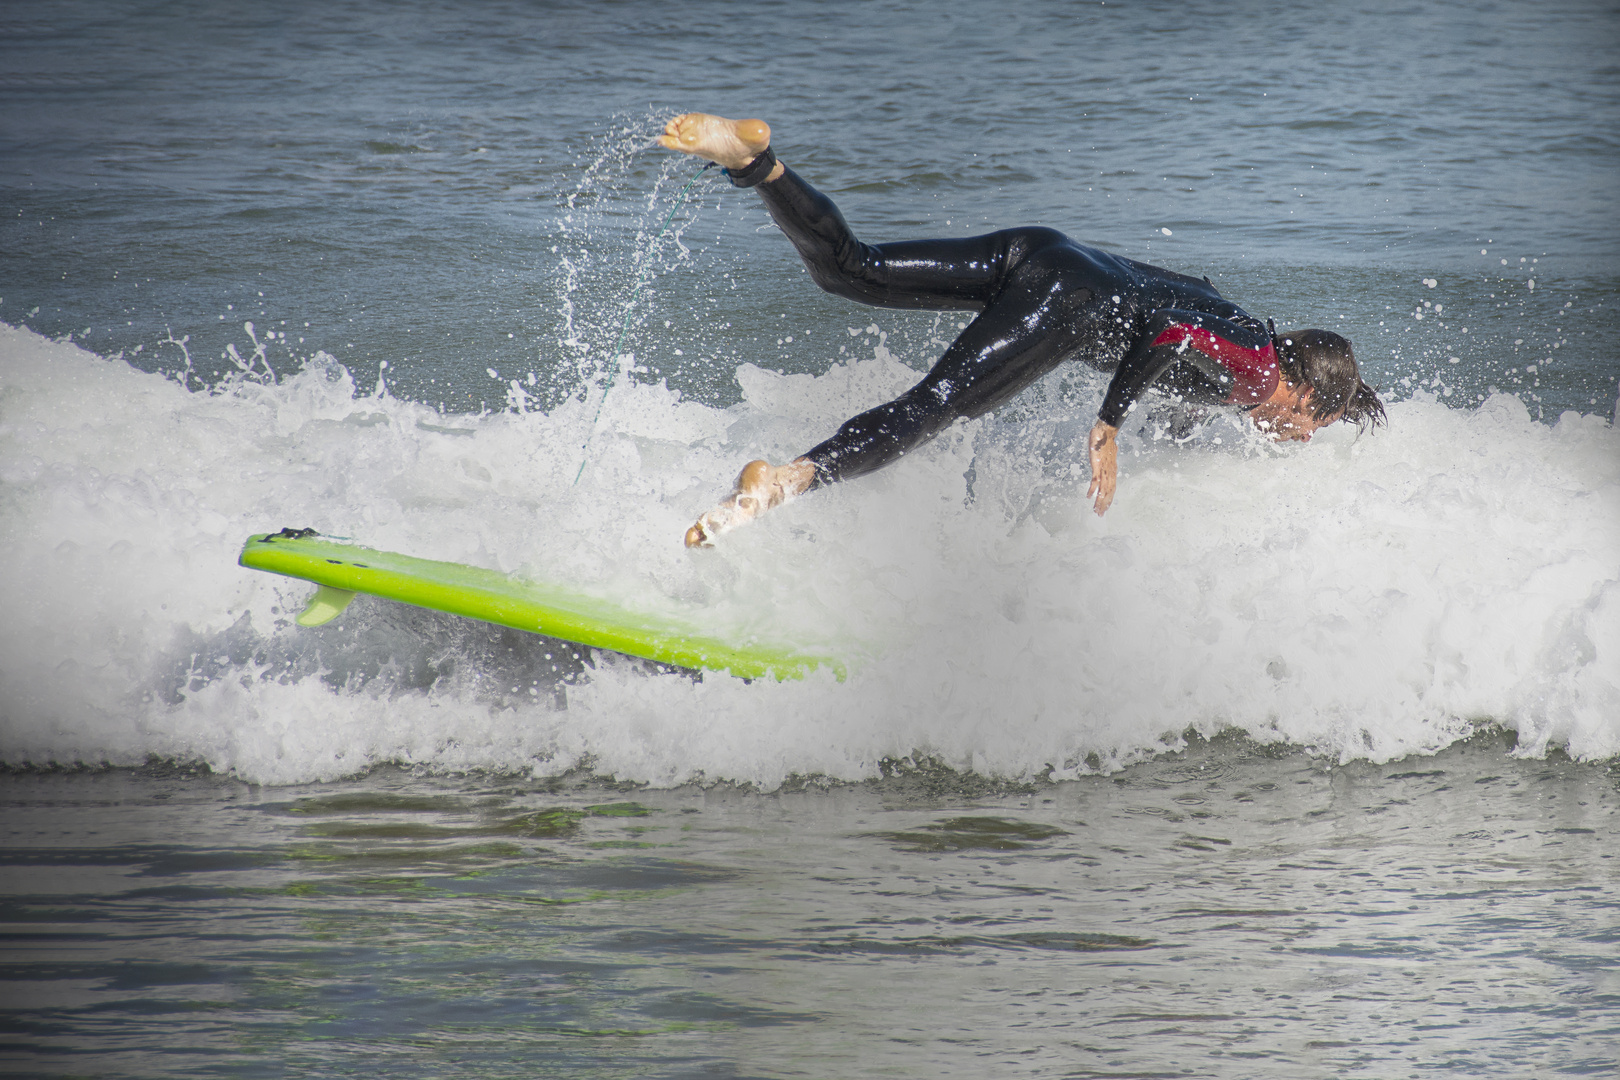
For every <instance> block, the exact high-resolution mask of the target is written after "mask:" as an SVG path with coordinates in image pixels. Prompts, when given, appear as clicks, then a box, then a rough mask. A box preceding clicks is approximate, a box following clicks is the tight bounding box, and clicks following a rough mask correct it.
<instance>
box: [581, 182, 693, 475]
mask: <svg viewBox="0 0 1620 1080" xmlns="http://www.w3.org/2000/svg"><path fill="white" fill-rule="evenodd" d="M714 167H715V164H714V162H712V161H711V162H709V163H708V164H707V165H705V166H703V168H701V169H699V170H698V171H697V172H695V173H693V174H692V179H690V180H688V181H687V182H686V186H685V187H683V188H681V193H680V195H678V196H676V199H675V205H674V206H671V207H670V208H669V213H668V214H667V215H666V216H665V217H664V224H663V226H662V227H661V228H660V229H659V230H658V235H657V236H655V237H653V242H652V246H651V247H649V248H648V249H647V258H646V259H645V260H644V261H643V262H642V265H641V270H640V272H639V273H638V274H637V275H636V287H635V288H634V289H631V290H630V299H629V301H628V302H627V303H626V304H625V307H624V322H623V323H621V324H620V325H619V340H617V341H615V342H614V343H613V351H612V352H611V353H609V354H608V357H609V363H610V364H611V366H610V367H609V368H608V374H607V384H606V385H604V386H603V387H602V397H601V400H599V401H598V402H597V403H596V415H595V416H594V417H592V418H591V427H590V430H589V431H587V432H586V433H585V441H584V442H583V443H581V444H580V446H579V471H577V472H575V473H574V483H573V485H572V486H574V487H578V486H579V478H580V477H581V476H584V475H585V462H586V461H588V460H589V452H590V447H591V440H592V439H594V438H596V425H597V424H598V423H600V422H601V419H602V409H603V408H604V407H606V405H607V396H608V392H609V391H611V390H612V389H613V379H614V376H616V375H617V374H618V373H619V363H618V362H619V348H620V347H621V346H622V345H624V338H625V335H626V334H628V333H629V332H630V316H631V315H632V314H634V313H635V310H636V297H638V296H640V295H641V287H642V286H643V285H645V284H647V271H648V268H649V267H651V266H652V256H653V253H654V252H656V251H657V250H658V245H659V243H661V242H662V241H663V239H664V234H665V233H667V232H669V223H670V222H672V221H674V220H675V213H676V211H678V210H680V208H681V207H683V206H685V205H686V196H687V194H688V193H689V192H690V191H691V190H692V185H693V184H695V183H697V182H698V177H700V176H702V175H703V174H704V173H706V172H708V171H709V170H710V169H712V168H714Z"/></svg>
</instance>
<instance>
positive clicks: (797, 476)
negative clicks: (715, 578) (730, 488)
mask: <svg viewBox="0 0 1620 1080" xmlns="http://www.w3.org/2000/svg"><path fill="white" fill-rule="evenodd" d="M815 478H816V466H815V464H814V463H813V462H811V461H809V460H808V459H806V458H796V459H794V460H793V461H790V462H788V463H787V464H786V465H781V466H773V465H772V464H771V463H770V462H768V461H750V462H749V463H748V464H747V465H744V466H743V471H742V472H740V473H738V474H737V490H736V491H734V492H732V494H731V497H730V498H729V499H727V500H726V501H725V502H723V503H721V504H720V505H719V506H717V507H715V508H714V509H713V510H710V511H709V512H708V513H707V514H704V515H703V516H702V517H700V518H698V519H697V523H696V524H694V525H693V526H692V527H691V528H690V529H687V530H686V546H687V547H689V548H695V547H713V546H714V538H715V537H717V536H719V535H720V534H721V533H724V532H730V531H731V530H732V529H735V528H736V527H737V526H739V525H746V524H747V523H748V522H750V521H753V520H754V519H755V518H757V517H759V515H761V514H763V513H764V512H765V511H767V510H770V509H772V508H774V507H777V506H781V505H782V504H783V503H785V502H787V501H788V500H789V499H791V498H793V497H794V496H795V495H802V494H804V492H805V491H807V490H809V488H810V484H811V482H812V481H813V480H815Z"/></svg>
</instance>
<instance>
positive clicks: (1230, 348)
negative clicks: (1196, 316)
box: [1153, 323, 1278, 405]
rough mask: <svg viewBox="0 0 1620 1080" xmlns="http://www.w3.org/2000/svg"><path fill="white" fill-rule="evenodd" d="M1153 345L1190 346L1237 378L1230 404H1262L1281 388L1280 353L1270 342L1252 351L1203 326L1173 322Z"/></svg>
mask: <svg viewBox="0 0 1620 1080" xmlns="http://www.w3.org/2000/svg"><path fill="white" fill-rule="evenodd" d="M1153 344H1154V345H1155V346H1158V345H1182V346H1187V345H1190V346H1192V347H1193V348H1195V349H1197V350H1198V351H1199V352H1201V353H1203V354H1204V355H1205V356H1208V357H1210V358H1211V359H1213V360H1214V361H1216V362H1217V363H1219V364H1220V365H1221V367H1222V368H1224V369H1226V372H1227V373H1228V374H1229V375H1231V376H1232V379H1233V383H1232V393H1231V394H1230V395H1229V396H1228V397H1227V399H1226V403H1227V404H1228V405H1258V404H1259V403H1260V402H1262V401H1265V400H1267V399H1269V398H1270V397H1271V395H1272V394H1273V393H1274V392H1275V391H1276V389H1277V379H1278V372H1277V351H1276V350H1275V349H1274V348H1272V346H1271V342H1269V341H1268V342H1266V344H1265V347H1264V348H1259V349H1250V348H1246V347H1245V346H1242V345H1239V344H1237V343H1236V342H1231V341H1228V340H1226V339H1225V338H1223V337H1221V336H1219V335H1218V334H1216V333H1215V332H1214V331H1212V330H1206V329H1204V328H1203V327H1201V326H1188V325H1187V324H1185V323H1172V324H1171V325H1170V326H1168V327H1166V328H1165V329H1164V332H1163V333H1161V334H1160V335H1159V336H1158V337H1156V338H1154V339H1153Z"/></svg>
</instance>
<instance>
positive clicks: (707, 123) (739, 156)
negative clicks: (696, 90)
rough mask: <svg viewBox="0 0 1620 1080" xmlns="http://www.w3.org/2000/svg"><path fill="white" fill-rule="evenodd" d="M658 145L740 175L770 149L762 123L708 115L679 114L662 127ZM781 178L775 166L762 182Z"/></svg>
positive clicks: (768, 131)
mask: <svg viewBox="0 0 1620 1080" xmlns="http://www.w3.org/2000/svg"><path fill="white" fill-rule="evenodd" d="M658 145H660V146H663V147H667V148H668V149H670V150H679V151H680V152H681V153H683V154H692V155H694V156H695V157H700V158H704V159H706V160H708V161H712V162H714V163H715V164H716V165H719V166H721V167H722V168H725V169H731V170H737V171H740V170H742V169H745V168H747V167H748V165H749V164H750V163H751V162H753V160H754V159H755V158H756V157H758V156H759V155H760V154H763V153H764V152H765V150H766V149H767V148H768V147H769V146H770V145H771V128H770V125H769V124H767V123H765V121H763V120H728V119H727V118H726V117H724V116H713V115H711V114H709V113H683V114H682V115H680V116H677V117H676V118H675V119H673V120H671V121H670V122H669V123H667V124H665V125H664V133H663V134H662V135H660V136H658ZM781 175H782V166H781V164H780V163H778V164H776V165H774V166H772V168H771V172H770V175H768V176H767V177H765V179H767V180H775V179H776V178H777V177H778V176H781Z"/></svg>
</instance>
